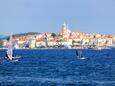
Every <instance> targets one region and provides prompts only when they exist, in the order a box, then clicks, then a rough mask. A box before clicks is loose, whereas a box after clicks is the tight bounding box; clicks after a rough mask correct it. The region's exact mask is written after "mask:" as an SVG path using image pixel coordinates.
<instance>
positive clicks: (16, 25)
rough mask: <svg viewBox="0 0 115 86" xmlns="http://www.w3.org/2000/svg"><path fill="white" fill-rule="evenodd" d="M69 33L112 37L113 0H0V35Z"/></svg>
mask: <svg viewBox="0 0 115 86" xmlns="http://www.w3.org/2000/svg"><path fill="white" fill-rule="evenodd" d="M64 21H66V22H67V24H68V27H69V29H70V30H71V31H81V32H96V33H102V34H115V0H0V34H10V32H13V33H20V32H30V31H32V32H59V31H61V30H62V24H63V23H64Z"/></svg>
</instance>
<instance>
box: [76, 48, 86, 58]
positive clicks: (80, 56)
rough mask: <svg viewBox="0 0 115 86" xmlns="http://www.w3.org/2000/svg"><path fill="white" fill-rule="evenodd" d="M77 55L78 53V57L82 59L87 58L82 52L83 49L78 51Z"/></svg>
mask: <svg viewBox="0 0 115 86" xmlns="http://www.w3.org/2000/svg"><path fill="white" fill-rule="evenodd" d="M76 55H77V59H81V60H84V59H86V58H85V57H84V56H83V54H82V51H80V50H79V51H76Z"/></svg>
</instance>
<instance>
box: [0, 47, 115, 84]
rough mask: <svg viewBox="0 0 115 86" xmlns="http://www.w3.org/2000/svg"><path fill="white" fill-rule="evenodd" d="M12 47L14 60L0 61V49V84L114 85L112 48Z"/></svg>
mask: <svg viewBox="0 0 115 86" xmlns="http://www.w3.org/2000/svg"><path fill="white" fill-rule="evenodd" d="M81 51H82V54H83V56H84V57H85V58H86V59H84V60H82V59H81V60H80V59H77V57H76V49H23V50H14V56H16V55H17V56H21V58H18V60H19V61H17V62H7V61H5V60H2V58H3V57H4V56H5V52H6V50H0V58H1V60H0V86H115V49H114V48H113V49H103V50H93V49H82V50H81Z"/></svg>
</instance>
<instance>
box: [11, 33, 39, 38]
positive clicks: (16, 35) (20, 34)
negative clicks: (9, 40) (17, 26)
mask: <svg viewBox="0 0 115 86" xmlns="http://www.w3.org/2000/svg"><path fill="white" fill-rule="evenodd" d="M36 34H40V33H38V32H27V33H18V34H13V37H20V36H26V35H36Z"/></svg>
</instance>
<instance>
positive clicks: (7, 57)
mask: <svg viewBox="0 0 115 86" xmlns="http://www.w3.org/2000/svg"><path fill="white" fill-rule="evenodd" d="M5 59H6V60H8V61H11V60H12V57H11V56H10V55H9V54H8V52H7V53H6V55H5Z"/></svg>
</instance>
